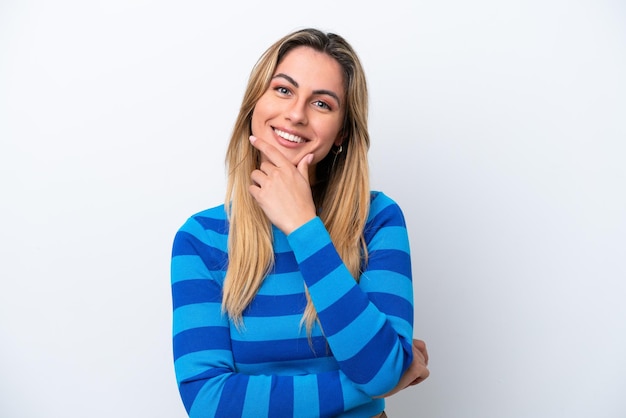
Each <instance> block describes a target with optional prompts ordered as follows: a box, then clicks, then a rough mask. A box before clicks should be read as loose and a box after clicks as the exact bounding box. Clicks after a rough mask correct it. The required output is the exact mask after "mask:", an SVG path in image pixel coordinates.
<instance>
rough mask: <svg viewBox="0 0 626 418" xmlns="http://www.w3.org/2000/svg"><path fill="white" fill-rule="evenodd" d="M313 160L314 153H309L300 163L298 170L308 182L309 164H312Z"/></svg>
mask: <svg viewBox="0 0 626 418" xmlns="http://www.w3.org/2000/svg"><path fill="white" fill-rule="evenodd" d="M311 161H313V154H307V155H305V156H304V157H303V158H302V159H301V160H300V162H299V163H298V172H299V173H300V175H302V177H304V178H305V179H306V182H307V183H309V165H311Z"/></svg>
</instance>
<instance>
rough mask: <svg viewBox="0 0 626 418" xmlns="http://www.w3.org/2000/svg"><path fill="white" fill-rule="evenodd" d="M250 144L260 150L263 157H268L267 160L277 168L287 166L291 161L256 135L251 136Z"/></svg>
mask: <svg viewBox="0 0 626 418" xmlns="http://www.w3.org/2000/svg"><path fill="white" fill-rule="evenodd" d="M250 143H251V144H252V146H253V147H255V148H256V149H258V150H259V151H260V152H261V153H262V154H263V155H265V156H266V157H267V160H268V161H269V162H271V163H272V164H274V165H275V166H276V167H281V166H287V165H288V164H290V163H289V160H287V158H286V157H285V156H284V155H283V153H282V152H280V151H279V150H278V149H277V148H276V147H274V146H273V145H272V144H270V143H268V142H265V141H264V140H262V139H261V138H257V137H256V136H254V135H250Z"/></svg>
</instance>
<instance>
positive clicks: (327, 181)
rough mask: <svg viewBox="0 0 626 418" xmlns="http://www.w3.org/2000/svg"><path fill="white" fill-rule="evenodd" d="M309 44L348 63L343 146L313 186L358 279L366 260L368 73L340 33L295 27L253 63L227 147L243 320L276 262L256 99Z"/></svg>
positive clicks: (230, 306)
mask: <svg viewBox="0 0 626 418" xmlns="http://www.w3.org/2000/svg"><path fill="white" fill-rule="evenodd" d="M299 46H306V47H310V48H313V49H315V50H317V51H319V52H323V53H325V54H327V55H329V56H330V57H332V58H334V59H335V60H337V62H338V63H339V64H340V66H341V68H342V71H343V79H344V80H343V81H344V88H345V93H346V101H345V102H346V108H345V119H344V124H343V127H342V135H343V138H344V142H343V144H342V147H343V150H342V152H341V153H339V154H336V155H335V154H334V153H333V152H329V154H328V155H327V156H326V158H324V159H323V160H322V161H320V162H319V163H318V164H317V166H316V179H317V180H318V183H316V185H315V186H314V187H313V188H312V191H313V197H314V201H315V204H316V206H317V207H318V208H320V212H319V216H320V218H321V219H322V221H323V222H324V225H325V226H326V228H327V230H328V231H329V234H330V237H331V240H332V242H333V244H334V245H335V248H336V249H337V251H338V253H339V255H340V257H341V259H342V260H343V262H344V264H345V265H346V267H347V268H348V270H349V271H350V272H351V274H352V276H353V277H354V278H355V280H357V281H358V278H359V276H360V273H361V270H362V267H363V265H364V264H365V263H366V260H367V248H366V246H365V241H364V238H363V230H364V228H365V222H366V220H367V215H368V212H369V204H370V190H369V168H368V161H367V151H368V149H369V133H368V129H367V112H368V95H367V84H366V80H365V74H364V72H363V68H362V66H361V63H360V61H359V58H358V56H357V55H356V53H355V52H354V50H353V49H352V47H351V46H350V45H349V44H348V43H347V42H346V41H345V40H344V39H343V38H342V37H340V36H339V35H336V34H333V33H323V32H321V31H319V30H317V29H302V30H298V31H296V32H293V33H291V34H289V35H287V36H285V37H283V38H282V39H280V40H278V41H277V42H276V43H274V44H273V45H272V46H270V47H269V48H268V49H267V50H266V51H265V53H263V55H262V56H261V57H260V59H259V60H258V61H257V63H256V65H255V66H254V68H253V69H252V72H251V74H250V78H249V80H248V85H247V88H246V91H245V94H244V98H243V101H242V104H241V108H240V110H239V115H238V117H237V120H236V122H235V125H234V128H233V133H232V136H231V139H230V143H229V146H228V150H227V152H226V166H227V172H228V184H227V192H226V205H225V207H226V211H227V214H228V220H229V223H230V230H229V236H228V256H229V261H228V269H227V271H226V278H225V280H224V287H223V299H222V310H223V311H224V312H227V313H228V315H229V317H230V319H231V320H233V321H234V323H235V324H236V325H237V326H241V325H242V317H243V311H244V310H245V308H246V307H247V306H248V305H249V304H250V302H251V301H252V299H253V298H254V297H255V295H256V294H257V292H258V290H259V288H260V287H261V284H262V283H263V279H264V278H265V276H266V275H267V274H268V273H269V272H270V271H271V269H272V268H273V265H274V264H273V263H274V252H273V247H272V238H273V237H272V227H271V224H270V222H269V220H268V218H267V217H266V216H265V213H264V212H263V211H262V210H261V208H260V207H259V205H258V204H257V203H256V201H255V200H254V199H253V198H252V196H251V195H250V193H249V192H248V186H249V185H250V173H251V172H252V171H253V170H255V169H256V168H258V164H259V152H258V151H257V150H256V149H255V148H254V147H252V145H251V144H250V142H249V141H248V137H249V136H250V135H251V120H252V113H253V111H254V106H255V105H256V103H257V101H258V100H259V98H260V97H261V96H262V95H263V94H264V93H265V91H266V90H267V88H268V86H269V83H270V80H271V77H272V76H273V75H274V71H275V69H276V67H277V66H278V64H279V63H280V62H281V60H282V59H283V57H284V56H285V55H286V54H287V53H288V52H289V51H291V50H292V49H294V48H296V47H299ZM306 295H307V306H306V308H305V311H304V313H303V317H302V322H301V324H306V327H307V331H308V333H309V335H310V332H311V329H312V327H313V324H314V323H315V321H316V320H317V312H316V311H315V307H314V306H313V303H312V302H311V299H310V297H309V294H308V290H307V292H306Z"/></svg>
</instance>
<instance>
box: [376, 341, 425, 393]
mask: <svg viewBox="0 0 626 418" xmlns="http://www.w3.org/2000/svg"><path fill="white" fill-rule="evenodd" d="M429 375H430V371H429V370H428V351H427V350H426V343H425V342H424V341H422V340H417V339H413V362H412V363H411V365H410V366H409V368H408V369H407V370H406V371H405V372H404V374H403V375H402V377H401V378H400V381H399V382H398V384H397V385H396V387H395V388H393V389H392V390H391V391H389V392H387V393H385V394H384V395H382V396H381V398H386V397H389V396H391V395H393V394H395V393H397V392H400V391H401V390H403V389H406V388H408V387H409V386H413V385H417V384H418V383H420V382H423V381H424V380H425V379H426V378H427V377H428V376H429Z"/></svg>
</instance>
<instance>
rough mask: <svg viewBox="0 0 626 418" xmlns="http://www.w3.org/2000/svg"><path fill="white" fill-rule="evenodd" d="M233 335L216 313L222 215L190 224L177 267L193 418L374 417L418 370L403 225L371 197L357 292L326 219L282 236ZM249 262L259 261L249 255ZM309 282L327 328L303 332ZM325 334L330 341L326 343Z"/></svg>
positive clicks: (183, 388)
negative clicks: (400, 383) (411, 369)
mask: <svg viewBox="0 0 626 418" xmlns="http://www.w3.org/2000/svg"><path fill="white" fill-rule="evenodd" d="M273 235H274V238H273V240H274V241H273V245H274V253H275V265H274V268H273V269H272V271H271V272H270V274H268V276H267V277H266V278H265V280H264V281H263V284H262V286H261V288H260V289H259V292H258V294H257V295H256V297H255V298H254V300H253V301H252V302H251V304H250V305H249V306H248V307H247V309H246V310H245V311H244V314H243V320H244V327H243V328H241V329H237V328H236V327H235V326H234V324H233V323H231V322H230V321H229V319H228V316H227V315H225V314H222V312H221V297H222V285H223V281H224V276H225V272H226V267H227V264H228V254H227V241H228V222H227V220H226V215H225V212H224V206H223V205H222V206H218V207H215V208H213V209H208V210H205V211H203V212H200V213H198V214H196V215H193V216H191V217H190V218H189V219H188V220H187V222H186V223H185V224H184V225H183V226H182V227H181V228H180V230H179V231H178V233H177V234H176V237H175V239H174V245H173V251H172V264H171V279H172V299H173V310H174V311H173V350H174V368H175V372H176V378H177V383H178V387H179V390H180V394H181V398H182V401H183V404H184V406H185V408H186V410H187V413H188V414H189V416H190V417H254V418H258V417H272V418H280V417H297V418H304V417H336V416H341V417H371V416H373V415H375V414H377V413H379V412H381V411H382V410H383V409H384V399H382V398H376V397H377V396H379V395H382V394H384V393H386V392H387V391H389V390H390V389H392V388H393V387H394V386H395V385H396V384H397V382H398V380H399V379H400V377H401V376H402V374H403V372H404V371H405V370H406V369H407V368H408V366H409V364H410V363H411V361H412V350H411V342H412V335H413V287H412V279H411V260H410V253H409V243H408V236H407V231H406V226H405V222H404V217H403V214H402V212H401V210H400V208H399V207H398V205H397V204H396V203H395V202H394V201H393V200H391V199H390V198H389V197H387V196H386V195H384V194H383V193H381V192H372V201H371V207H370V214H369V217H368V220H367V224H366V228H365V241H366V243H367V248H368V254H369V258H368V263H367V266H366V268H365V269H364V271H363V273H362V275H361V277H360V279H359V282H358V283H357V282H356V281H355V280H354V279H353V277H352V276H351V274H350V273H349V271H348V270H347V268H346V267H345V265H344V264H343V262H342V261H341V259H340V257H339V255H338V253H337V251H336V249H335V247H334V246H333V243H332V241H331V240H330V236H329V234H328V231H327V230H326V228H325V226H324V224H323V223H322V221H321V220H320V218H314V219H312V220H311V221H309V222H308V223H306V224H304V225H302V226H301V227H300V228H298V229H297V230H295V231H293V232H292V233H291V234H289V235H288V236H286V235H285V234H283V233H282V232H281V231H280V230H278V229H277V228H275V227H274V228H273ZM250 256H251V257H254V254H250ZM303 283H306V285H307V287H308V289H309V292H310V295H311V298H312V300H313V303H314V305H315V307H316V309H317V312H318V316H319V322H320V323H321V327H319V326H318V325H316V326H315V327H314V328H313V332H312V336H311V338H307V333H306V329H305V327H303V326H301V325H300V320H301V318H302V313H303V311H304V307H305V306H306V296H305V293H304V285H303ZM322 330H323V332H322Z"/></svg>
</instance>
